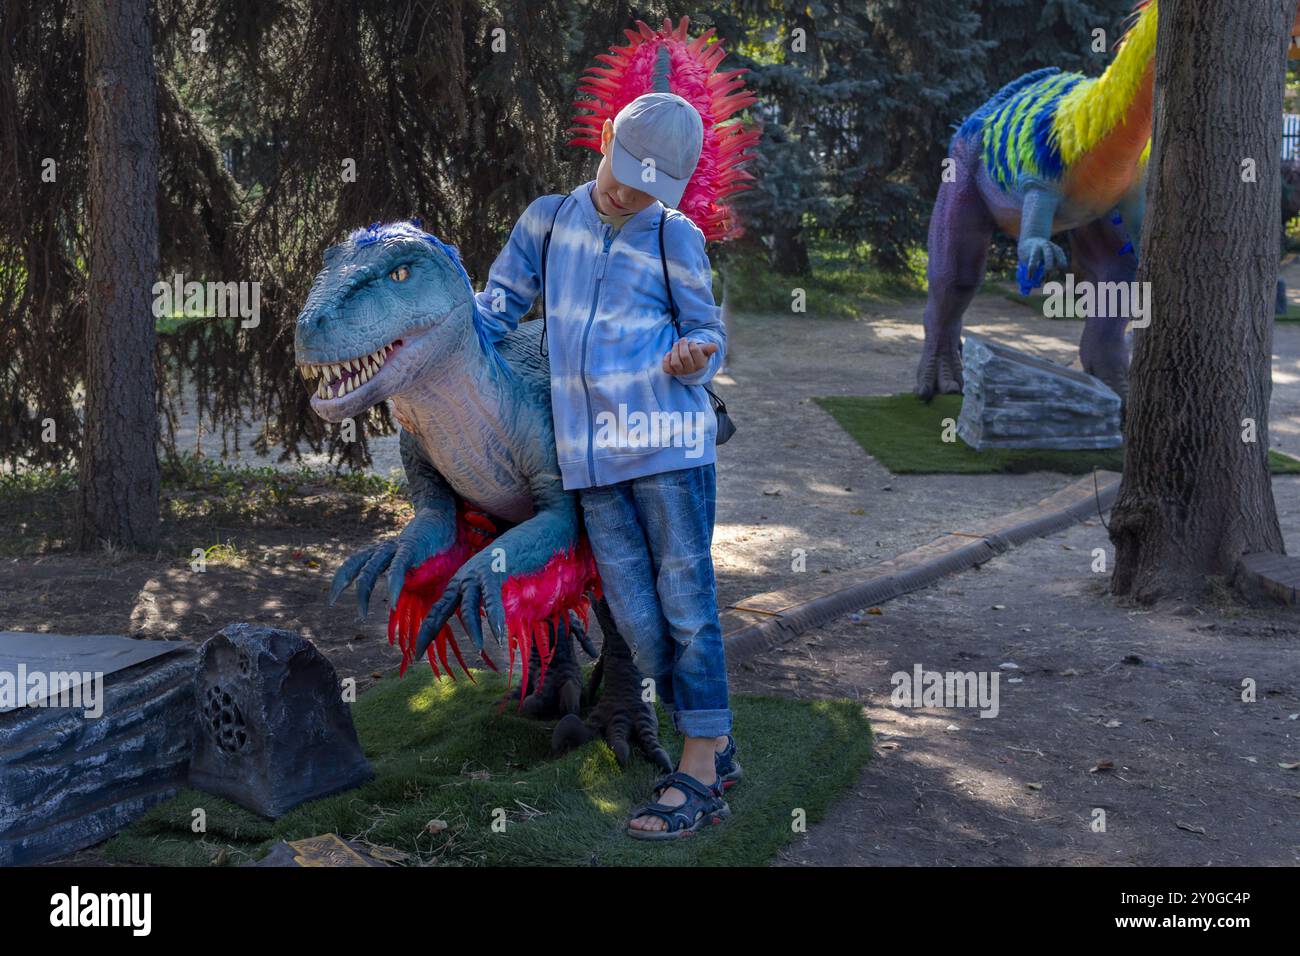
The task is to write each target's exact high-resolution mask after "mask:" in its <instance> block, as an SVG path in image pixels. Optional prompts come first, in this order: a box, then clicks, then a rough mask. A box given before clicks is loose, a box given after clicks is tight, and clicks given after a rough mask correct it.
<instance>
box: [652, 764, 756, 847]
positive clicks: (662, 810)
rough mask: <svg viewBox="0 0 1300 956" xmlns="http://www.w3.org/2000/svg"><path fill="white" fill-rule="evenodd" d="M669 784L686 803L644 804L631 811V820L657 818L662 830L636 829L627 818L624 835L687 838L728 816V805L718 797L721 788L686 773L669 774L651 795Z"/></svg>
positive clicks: (656, 838)
mask: <svg viewBox="0 0 1300 956" xmlns="http://www.w3.org/2000/svg"><path fill="white" fill-rule="evenodd" d="M669 787H676V788H677V789H678V790H680V791H681V792H682V793H684V794H685V795H686V802H685V803H683V804H681V805H680V806H676V807H669V806H665V805H664V804H662V803H647V804H645V805H643V806H641V807H638V808H637V809H636V810H633V811H632V817H631V820H635V819H636V818H637V817H658V818H659V819H660V820H662V821H664V824H665V825H666V829H663V830H638V829H635V828H634V827H633V826H632V823H631V820H629V821H628V827H627V835H628V836H630V837H632V839H634V840H677V839H680V838H681V837H688V836H691V835H692V834H694V833H697V832H699V831H700V830H702V829H704V828H705V827H708V826H714V825H716V824H719V823H721V822H722V821H723V820H725V819H727V818H728V817H730V816H731V808H730V807H729V806H727V801H726V800H723V799H722V793H721V790H715V789H714V788H713V787H710V786H708V785H707V784H705V783H702V782H700V781H699V780H696V779H695V778H694V777H692V776H691V775H690V774H686V773H682V772H681V771H680V770H678V771H677V772H676V773H670V774H669V775H668V776H666V777H664V778H663V779H662V780H660V781H659V783H658V784H656V785H655V791H654V792H655V798H656V799H658V798H659V796H660V795H661V794H662V793H663V792H664V791H665V790H667V789H668V788H669Z"/></svg>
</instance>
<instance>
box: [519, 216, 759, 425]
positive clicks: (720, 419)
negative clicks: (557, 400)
mask: <svg viewBox="0 0 1300 956" xmlns="http://www.w3.org/2000/svg"><path fill="white" fill-rule="evenodd" d="M568 198H569V197H568V196H565V197H564V199H561V200H560V204H559V205H558V206H556V207H555V215H553V216H552V217H551V228H550V229H547V230H546V238H544V239H543V240H542V315H541V321H542V339H541V342H540V343H539V344H538V349H539V351H540V352H541V354H542V355H543V356H545V355H546V354H547V353H546V258H547V253H548V252H550V250H551V233H552V232H554V231H555V220H556V219H558V218H559V217H560V207H561V206H563V205H564V203H565V202H566V201H567V200H568ZM665 218H666V217H665V216H660V217H659V264H660V265H661V266H663V270H664V288H665V289H666V290H667V291H668V314H669V315H670V316H672V320H673V328H674V329H676V330H677V337H678V338H679V339H680V338H681V337H682V323H681V320H680V319H679V318H678V315H679V314H680V313H679V310H678V308H677V303H676V302H675V301H674V300H673V285H672V283H671V282H669V281H668V256H667V254H666V253H665V252H664V219H665ZM704 391H705V392H706V393H708V396H709V404H710V405H712V406H713V416H714V418H716V419H717V423H718V427H717V437H716V438H715V439H714V442H715V443H716V444H718V445H725V444H726V443H727V440H728V439H729V438H731V436H732V435H734V434H736V424H735V422H733V421H732V420H731V415H730V414H729V413H728V412H727V403H726V402H724V401H723V400H722V399H720V398H719V397H718V395H717V393H716V392H714V391H713V389H711V388H709V386H707V385H705V386H704Z"/></svg>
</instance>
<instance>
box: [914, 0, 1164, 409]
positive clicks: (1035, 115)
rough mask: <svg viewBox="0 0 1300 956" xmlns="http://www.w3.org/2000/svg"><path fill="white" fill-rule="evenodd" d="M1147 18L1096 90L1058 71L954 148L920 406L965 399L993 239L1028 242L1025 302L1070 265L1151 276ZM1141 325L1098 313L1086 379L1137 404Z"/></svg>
mask: <svg viewBox="0 0 1300 956" xmlns="http://www.w3.org/2000/svg"><path fill="white" fill-rule="evenodd" d="M1138 10H1139V13H1138V15H1137V19H1136V21H1135V22H1134V24H1133V26H1132V27H1131V28H1130V30H1129V31H1128V33H1127V34H1126V35H1125V37H1124V39H1123V41H1122V43H1121V46H1120V50H1119V53H1118V55H1117V56H1116V58H1115V60H1114V62H1113V63H1112V64H1111V65H1110V67H1109V68H1108V69H1107V70H1106V72H1105V73H1104V74H1103V75H1102V76H1100V77H1097V78H1095V79H1090V78H1088V77H1085V76H1083V75H1082V74H1078V73H1062V72H1060V71H1059V70H1057V69H1055V68H1049V69H1046V70H1039V71H1037V72H1034V73H1029V74H1026V75H1025V76H1022V77H1021V78H1020V79H1018V80H1015V81H1013V82H1011V83H1009V84H1007V86H1005V87H1003V88H1002V90H1000V91H999V92H998V93H997V94H996V95H994V96H993V98H992V99H990V100H989V101H988V102H986V103H985V104H984V105H983V106H982V107H980V108H979V109H978V110H976V111H975V113H973V114H972V115H971V116H970V117H969V118H968V119H967V120H966V122H965V123H963V124H962V126H961V128H960V129H959V130H958V131H957V134H956V136H955V137H954V138H953V142H952V148H951V151H950V157H951V159H952V160H953V167H952V169H953V172H954V174H955V175H954V176H952V177H945V182H944V183H943V184H942V185H941V186H940V188H939V195H938V198H937V200H936V201H935V208H934V215H933V216H932V218H931V220H930V232H929V252H930V261H929V267H928V277H929V285H930V292H929V298H928V301H927V302H926V308H925V348H924V351H923V352H922V355H921V360H920V363H919V364H918V366H917V372H916V394H917V395H918V396H919V397H921V398H922V399H925V400H927V401H928V400H929V399H930V397H931V396H933V395H934V394H935V393H936V392H960V391H961V390H962V371H961V324H962V315H963V314H964V313H965V311H966V308H967V306H969V305H970V302H971V300H972V299H973V298H974V296H975V293H976V292H977V291H979V287H980V284H981V283H982V282H983V279H984V265H985V261H986V259H987V256H988V247H989V242H990V241H991V240H992V238H993V230H994V229H1001V230H1002V231H1003V232H1005V233H1007V234H1009V235H1012V236H1015V237H1017V239H1018V246H1017V254H1018V258H1019V270H1018V278H1019V280H1020V287H1021V291H1022V292H1023V293H1026V294H1027V293H1028V292H1029V291H1031V290H1032V289H1033V288H1034V287H1035V286H1038V285H1041V284H1042V282H1043V280H1044V278H1045V276H1046V275H1047V273H1049V272H1051V271H1053V270H1055V269H1061V268H1064V267H1065V266H1066V256H1065V252H1064V250H1062V248H1061V247H1060V246H1058V245H1057V244H1056V243H1054V242H1052V236H1054V235H1057V234H1059V233H1067V234H1068V235H1069V239H1070V247H1071V253H1072V257H1073V261H1074V269H1075V273H1076V275H1077V276H1078V278H1079V279H1087V280H1091V281H1096V282H1130V281H1132V280H1133V279H1134V278H1135V277H1136V275H1137V263H1138V259H1137V255H1138V242H1139V239H1140V237H1141V234H1142V214H1143V207H1144V193H1145V169H1146V158H1147V153H1148V151H1149V149H1150V140H1151V125H1152V109H1153V84H1154V75H1155V63H1154V58H1155V44H1156V18H1157V8H1156V3H1155V0H1150V2H1143V3H1140V4H1139V5H1138ZM1128 318H1129V317H1127V316H1110V315H1106V314H1104V313H1103V314H1097V315H1093V316H1090V317H1089V318H1088V319H1087V320H1086V322H1085V324H1084V331H1083V337H1082V339H1081V340H1080V343H1079V357H1080V360H1081V362H1082V364H1083V368H1084V371H1086V372H1089V373H1091V374H1093V375H1096V376H1097V377H1098V378H1100V379H1101V380H1102V381H1104V382H1106V384H1108V385H1109V386H1111V388H1113V389H1114V390H1115V391H1116V392H1117V393H1118V394H1119V395H1120V396H1121V398H1123V397H1125V396H1126V395H1127V391H1128V386H1127V379H1128V349H1127V346H1126V343H1125V340H1124V327H1125V324H1126V322H1127V319H1128Z"/></svg>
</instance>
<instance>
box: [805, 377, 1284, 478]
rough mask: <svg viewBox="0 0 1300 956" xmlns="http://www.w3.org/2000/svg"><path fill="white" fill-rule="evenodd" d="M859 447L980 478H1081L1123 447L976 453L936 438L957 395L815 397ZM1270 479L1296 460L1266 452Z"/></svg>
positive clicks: (884, 457)
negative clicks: (1047, 474) (1044, 474)
mask: <svg viewBox="0 0 1300 956" xmlns="http://www.w3.org/2000/svg"><path fill="white" fill-rule="evenodd" d="M815 401H816V402H817V404H818V405H820V406H821V407H822V408H824V409H825V410H826V411H827V412H829V413H830V414H831V417H833V418H834V419H835V420H836V421H837V422H839V424H840V427H841V428H843V429H844V430H845V431H846V432H848V433H849V434H850V435H852V436H853V438H854V439H855V440H856V441H857V443H858V444H859V445H861V446H862V448H863V449H864V450H865V451H866V452H867V454H869V455H871V456H872V457H873V458H875V459H876V460H877V461H878V462H880V463H881V464H882V465H884V466H885V467H886V468H888V469H889V470H890V471H891V472H893V473H894V474H896V475H923V474H950V475H977V474H979V475H982V474H991V473H994V472H1009V473H1016V474H1021V473H1024V472H1030V471H1056V472H1061V473H1062V474H1067V475H1081V474H1087V473H1088V472H1090V471H1092V470H1093V468H1101V469H1105V470H1109V471H1120V470H1121V469H1122V468H1123V466H1124V449H1123V448H1104V449H1098V450H1095V451H1094V450H1083V451H1038V450H1020V449H1009V448H990V449H987V450H985V451H976V450H975V449H973V448H971V447H970V446H969V445H967V444H966V443H965V442H964V441H962V440H961V439H960V438H957V439H956V440H955V441H951V442H945V441H943V439H942V435H943V430H944V425H943V421H944V419H945V418H951V419H952V420H953V421H954V422H955V421H956V420H957V417H958V415H960V414H961V401H962V397H961V396H960V395H936V396H935V397H934V398H933V399H932V400H931V402H930V403H929V404H928V405H927V404H926V403H925V402H922V401H920V400H919V399H917V397H916V396H915V395H912V394H910V393H903V394H899V395H866V396H834V397H831V398H818V399H815ZM1268 457H1269V463H1270V465H1271V468H1272V472H1273V474H1275V475H1295V474H1300V460H1298V459H1295V458H1291V457H1290V456H1288V455H1283V454H1280V453H1278V452H1276V451H1272V450H1270V451H1269V453H1268Z"/></svg>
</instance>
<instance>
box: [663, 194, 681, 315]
mask: <svg viewBox="0 0 1300 956" xmlns="http://www.w3.org/2000/svg"><path fill="white" fill-rule="evenodd" d="M667 218H668V210H667V209H665V210H664V214H663V215H662V216H660V217H659V264H660V265H661V266H663V270H664V288H665V289H666V290H667V291H668V314H669V315H670V316H672V319H673V328H674V329H676V330H677V337H678V338H681V336H682V323H681V322H680V321H679V320H678V315H680V314H681V313H680V310H679V309H678V308H677V302H676V301H675V300H674V299H673V284H672V282H670V281H669V279H668V254H667V253H666V252H664V221H665V220H666V219H667Z"/></svg>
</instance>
